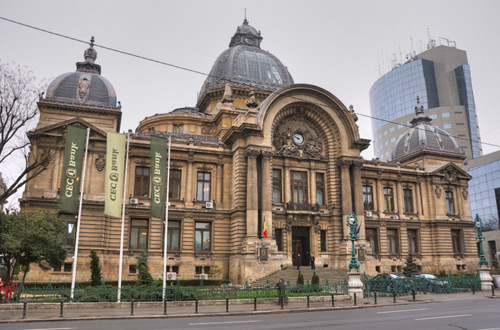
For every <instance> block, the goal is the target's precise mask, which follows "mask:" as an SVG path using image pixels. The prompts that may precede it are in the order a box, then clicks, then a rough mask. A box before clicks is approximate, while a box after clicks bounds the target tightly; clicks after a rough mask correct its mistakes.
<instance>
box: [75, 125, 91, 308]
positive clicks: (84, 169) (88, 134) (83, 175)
mask: <svg viewBox="0 0 500 330" xmlns="http://www.w3.org/2000/svg"><path fill="white" fill-rule="evenodd" d="M89 136H90V127H87V139H86V142H85V154H84V156H83V171H82V182H81V183H80V204H79V205H78V218H77V220H76V238H75V252H74V254H73V271H72V272H73V274H72V277H71V296H70V299H71V300H73V298H74V297H75V282H76V264H77V262H78V241H79V240H80V220H81V217H82V202H83V189H84V187H85V171H86V169H87V153H88V150H89Z"/></svg>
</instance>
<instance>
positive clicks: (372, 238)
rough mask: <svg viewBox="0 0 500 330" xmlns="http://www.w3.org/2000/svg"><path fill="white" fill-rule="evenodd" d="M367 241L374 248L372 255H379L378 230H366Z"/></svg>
mask: <svg viewBox="0 0 500 330" xmlns="http://www.w3.org/2000/svg"><path fill="white" fill-rule="evenodd" d="M365 232H366V240H367V241H368V242H370V246H371V248H372V255H378V254H379V248H378V230H377V228H366V231H365Z"/></svg>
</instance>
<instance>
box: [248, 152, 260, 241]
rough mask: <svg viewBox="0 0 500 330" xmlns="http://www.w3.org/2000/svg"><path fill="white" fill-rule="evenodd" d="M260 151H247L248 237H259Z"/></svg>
mask: <svg viewBox="0 0 500 330" xmlns="http://www.w3.org/2000/svg"><path fill="white" fill-rule="evenodd" d="M259 153H260V152H259V151H258V150H253V149H247V150H246V156H247V237H255V238H256V237H257V233H258V231H257V226H258V221H257V217H258V215H259V210H258V208H259V199H258V198H259V193H258V190H257V188H258V182H257V156H258V155H259Z"/></svg>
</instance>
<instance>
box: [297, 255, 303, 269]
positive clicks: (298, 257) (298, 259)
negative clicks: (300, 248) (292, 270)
mask: <svg viewBox="0 0 500 330" xmlns="http://www.w3.org/2000/svg"><path fill="white" fill-rule="evenodd" d="M301 263H302V256H301V255H300V253H297V269H300V264H301Z"/></svg>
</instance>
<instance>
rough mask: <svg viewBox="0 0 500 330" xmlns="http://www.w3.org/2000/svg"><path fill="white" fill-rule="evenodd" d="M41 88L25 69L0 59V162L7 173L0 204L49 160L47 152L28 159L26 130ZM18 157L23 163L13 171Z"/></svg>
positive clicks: (31, 123)
mask: <svg viewBox="0 0 500 330" xmlns="http://www.w3.org/2000/svg"><path fill="white" fill-rule="evenodd" d="M43 90H44V87H43V86H42V85H41V84H38V83H37V81H36V79H35V77H34V76H33V74H32V73H31V72H30V71H28V70H27V69H25V68H21V67H20V66H18V65H14V64H6V63H2V62H0V165H1V166H2V168H3V169H4V171H5V169H6V168H8V174H9V179H7V180H6V181H7V182H5V184H6V186H5V190H4V191H3V192H2V191H0V205H3V204H4V203H5V202H6V201H7V199H8V198H9V197H10V196H12V195H13V194H15V193H16V192H17V191H18V189H19V188H21V187H22V186H24V184H26V182H28V181H29V180H32V179H33V178H35V177H36V176H37V175H39V174H40V173H42V172H43V171H44V170H45V169H46V168H47V166H48V164H49V162H50V159H51V153H50V152H45V153H42V154H41V155H40V156H38V158H37V159H31V161H28V155H29V145H30V141H29V139H28V136H27V134H26V133H27V132H28V131H29V130H30V129H31V128H33V126H34V125H35V122H36V119H37V118H38V113H39V112H38V105H37V102H38V100H39V99H40V97H41V96H42V95H43ZM20 161H23V162H24V163H23V164H24V165H23V166H22V168H21V170H20V171H18V172H16V171H15V170H14V167H15V166H11V164H12V165H13V164H18V163H19V162H20ZM4 179H5V175H4Z"/></svg>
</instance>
